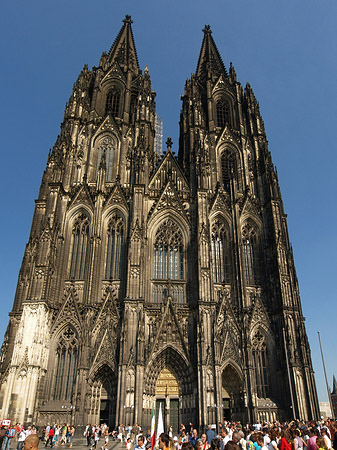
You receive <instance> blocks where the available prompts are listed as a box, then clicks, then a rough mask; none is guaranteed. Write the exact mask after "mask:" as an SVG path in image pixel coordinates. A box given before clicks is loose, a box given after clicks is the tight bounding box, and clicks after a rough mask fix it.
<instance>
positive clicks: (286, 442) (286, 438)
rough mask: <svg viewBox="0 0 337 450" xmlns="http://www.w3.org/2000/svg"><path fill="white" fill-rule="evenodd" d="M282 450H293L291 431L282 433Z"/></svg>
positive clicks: (286, 430)
mask: <svg viewBox="0 0 337 450" xmlns="http://www.w3.org/2000/svg"><path fill="white" fill-rule="evenodd" d="M279 448H280V450H291V434H290V430H288V429H285V430H282V431H281V441H280V447H279Z"/></svg>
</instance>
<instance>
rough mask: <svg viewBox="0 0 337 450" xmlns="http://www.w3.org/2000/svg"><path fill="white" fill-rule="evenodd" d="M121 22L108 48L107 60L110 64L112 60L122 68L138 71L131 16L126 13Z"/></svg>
mask: <svg viewBox="0 0 337 450" xmlns="http://www.w3.org/2000/svg"><path fill="white" fill-rule="evenodd" d="M123 23H124V25H123V26H122V28H121V29H120V31H119V33H118V35H117V37H116V39H115V42H114V43H113V44H112V46H111V48H110V50H109V53H108V61H109V63H110V64H111V63H112V62H113V61H117V62H118V63H119V65H120V66H121V67H122V68H123V69H124V70H126V69H127V68H130V69H132V70H134V71H135V72H136V71H137V72H138V70H139V63H138V56H137V52H136V45H135V40H134V37H133V33H132V28H131V24H132V23H133V20H131V16H129V15H128V14H127V15H126V16H125V18H124V19H123Z"/></svg>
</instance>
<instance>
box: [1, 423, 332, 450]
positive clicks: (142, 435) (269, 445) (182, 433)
mask: <svg viewBox="0 0 337 450" xmlns="http://www.w3.org/2000/svg"><path fill="white" fill-rule="evenodd" d="M74 433H75V428H74V426H71V425H67V424H64V425H58V424H53V425H52V424H47V425H46V426H45V427H41V428H40V429H39V430H38V429H37V427H35V426H34V425H32V426H27V427H24V426H22V425H21V424H16V425H15V426H12V427H4V426H2V427H1V429H0V449H1V450H9V449H10V448H11V449H14V448H16V450H23V446H24V442H25V440H26V439H27V438H28V437H32V436H36V438H34V439H35V441H37V442H38V439H37V438H39V440H40V442H41V443H42V444H43V445H44V447H48V446H50V447H58V446H60V447H62V446H64V447H65V446H67V447H69V448H71V447H72V443H73V436H74ZM83 436H84V437H85V438H86V445H87V447H90V450H99V449H100V450H109V440H118V441H120V442H121V443H122V444H123V446H125V449H126V450H150V449H151V432H150V430H147V432H144V431H143V430H142V428H141V427H140V426H139V425H138V424H135V425H134V426H128V427H127V426H124V425H123V424H122V425H120V426H119V427H118V428H117V429H116V430H113V431H110V430H109V427H108V426H107V424H105V423H103V424H101V425H99V426H98V425H90V424H88V425H87V426H86V427H85V430H84V432H83ZM34 439H31V440H32V442H35V441H34ZM26 442H27V441H26ZM13 443H14V445H13ZM156 447H157V448H159V450H332V449H334V450H337V422H333V421H330V420H328V421H325V422H324V421H321V422H301V421H297V420H294V421H292V422H290V423H280V422H273V423H267V422H266V423H257V424H254V425H246V426H243V425H242V424H241V423H240V422H226V421H225V422H224V423H219V424H218V428H217V430H216V429H215V428H213V427H212V426H209V427H208V428H207V429H203V430H198V429H197V428H195V427H194V426H193V424H190V426H189V428H188V429H186V427H185V426H184V425H181V427H180V430H179V433H177V434H175V433H173V430H172V427H170V428H169V430H168V431H167V433H161V434H160V435H159V437H158V439H157V443H156ZM40 448H41V445H40ZM24 450H27V449H26V447H25V449H24Z"/></svg>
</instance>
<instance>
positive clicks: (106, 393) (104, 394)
mask: <svg viewBox="0 0 337 450" xmlns="http://www.w3.org/2000/svg"><path fill="white" fill-rule="evenodd" d="M116 387H117V382H116V377H115V374H114V372H113V371H112V370H111V368H110V367H109V366H107V365H106V364H105V365H103V366H101V367H100V368H99V369H98V370H97V371H96V373H95V374H94V375H93V377H92V382H91V383H90V395H89V399H90V406H89V417H88V422H90V423H97V424H102V423H106V424H107V425H108V426H109V427H110V428H113V427H114V426H115V419H116V398H117V392H116Z"/></svg>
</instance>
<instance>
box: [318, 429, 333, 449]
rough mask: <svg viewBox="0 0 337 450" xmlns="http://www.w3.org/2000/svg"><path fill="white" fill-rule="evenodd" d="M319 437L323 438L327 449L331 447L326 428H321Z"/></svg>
mask: <svg viewBox="0 0 337 450" xmlns="http://www.w3.org/2000/svg"><path fill="white" fill-rule="evenodd" d="M321 437H322V438H323V439H324V442H325V445H326V447H327V449H328V450H330V449H331V448H332V444H331V439H330V438H329V436H328V432H327V429H326V428H322V429H321Z"/></svg>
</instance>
